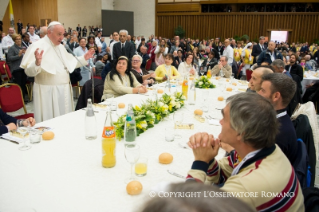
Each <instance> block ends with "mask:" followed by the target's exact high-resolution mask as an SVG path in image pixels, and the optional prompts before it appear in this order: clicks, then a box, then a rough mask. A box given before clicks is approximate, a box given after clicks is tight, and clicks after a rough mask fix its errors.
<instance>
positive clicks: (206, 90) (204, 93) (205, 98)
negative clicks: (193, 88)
mask: <svg viewBox="0 0 319 212" xmlns="http://www.w3.org/2000/svg"><path fill="white" fill-rule="evenodd" d="M201 90H202V98H203V100H204V101H206V100H207V99H208V96H209V90H208V89H201Z"/></svg>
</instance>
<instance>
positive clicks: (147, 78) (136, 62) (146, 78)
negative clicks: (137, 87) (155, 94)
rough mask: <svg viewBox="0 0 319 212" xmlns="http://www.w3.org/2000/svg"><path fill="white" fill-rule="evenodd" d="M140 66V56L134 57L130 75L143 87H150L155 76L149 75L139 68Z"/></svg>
mask: <svg viewBox="0 0 319 212" xmlns="http://www.w3.org/2000/svg"><path fill="white" fill-rule="evenodd" d="M141 64H142V57H141V56H140V55H134V56H133V58H132V73H133V74H134V75H135V77H136V79H137V81H138V82H139V83H141V84H143V85H145V86H146V85H149V86H151V85H152V84H153V83H154V82H155V74H154V73H152V74H149V73H148V71H146V70H145V69H144V68H142V67H141Z"/></svg>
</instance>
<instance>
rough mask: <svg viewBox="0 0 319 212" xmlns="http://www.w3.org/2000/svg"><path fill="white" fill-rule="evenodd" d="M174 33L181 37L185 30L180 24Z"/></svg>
mask: <svg viewBox="0 0 319 212" xmlns="http://www.w3.org/2000/svg"><path fill="white" fill-rule="evenodd" d="M174 33H175V35H176V36H179V37H180V38H183V37H184V36H185V30H184V29H183V27H182V26H181V25H179V26H178V27H176V28H175V30H174Z"/></svg>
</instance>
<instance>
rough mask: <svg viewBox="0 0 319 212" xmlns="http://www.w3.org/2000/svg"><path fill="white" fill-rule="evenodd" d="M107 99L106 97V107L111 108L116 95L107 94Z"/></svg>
mask: <svg viewBox="0 0 319 212" xmlns="http://www.w3.org/2000/svg"><path fill="white" fill-rule="evenodd" d="M105 97H106V100H105V102H106V105H107V106H108V107H109V108H110V107H111V104H112V101H113V99H114V95H113V94H106V95H105Z"/></svg>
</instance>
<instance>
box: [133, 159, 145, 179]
mask: <svg viewBox="0 0 319 212" xmlns="http://www.w3.org/2000/svg"><path fill="white" fill-rule="evenodd" d="M135 174H136V175H137V176H139V177H142V176H145V175H146V174H147V158H145V157H141V158H140V159H138V161H137V162H136V164H135Z"/></svg>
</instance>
